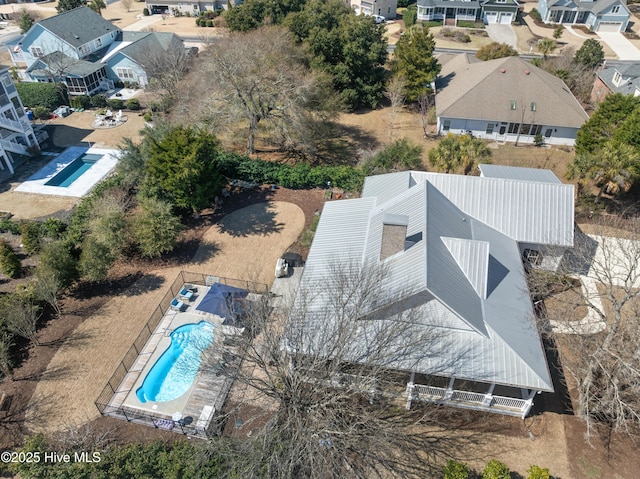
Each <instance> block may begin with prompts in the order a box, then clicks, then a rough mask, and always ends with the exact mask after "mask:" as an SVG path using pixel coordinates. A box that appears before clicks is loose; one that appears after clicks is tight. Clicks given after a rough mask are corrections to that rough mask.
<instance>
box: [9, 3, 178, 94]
mask: <svg viewBox="0 0 640 479" xmlns="http://www.w3.org/2000/svg"><path fill="white" fill-rule="evenodd" d="M173 49H175V50H176V52H175V53H177V54H183V53H184V44H183V43H182V40H181V39H180V38H178V37H177V36H176V35H175V34H173V33H156V32H123V31H122V30H120V29H119V28H118V27H116V26H115V25H113V24H112V23H111V22H109V21H107V20H105V19H104V18H102V17H101V16H100V15H99V14H97V13H96V12H94V11H93V10H91V9H90V8H88V7H79V8H76V9H73V10H69V11H67V12H64V13H61V14H59V15H56V16H55V17H51V18H47V19H45V20H41V21H40V22H38V23H35V24H34V25H33V26H32V27H31V28H30V29H29V31H27V32H26V33H25V35H24V36H23V37H21V38H20V39H18V41H17V42H16V43H15V45H13V46H12V47H11V48H10V49H9V50H10V53H11V58H12V60H13V63H14V65H17V66H26V76H27V78H26V79H28V80H32V81H39V82H63V83H65V84H66V85H67V87H68V92H69V94H71V95H93V94H95V93H98V92H100V91H106V90H110V89H112V88H113V87H114V83H115V82H118V81H122V82H127V83H131V84H137V85H139V86H140V87H145V86H147V85H148V83H149V72H148V69H149V67H148V63H149V62H150V60H151V59H153V58H157V57H159V56H162V55H171V54H173Z"/></svg>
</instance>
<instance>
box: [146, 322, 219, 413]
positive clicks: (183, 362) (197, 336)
mask: <svg viewBox="0 0 640 479" xmlns="http://www.w3.org/2000/svg"><path fill="white" fill-rule="evenodd" d="M212 341H213V325H212V324H211V323H209V322H207V321H200V322H199V323H190V324H185V325H183V326H180V327H179V328H176V329H175V330H174V331H173V332H172V333H171V343H170V344H169V346H168V347H167V349H166V350H165V351H164V352H163V353H162V355H161V356H160V357H159V358H158V360H157V361H156V362H155V364H154V365H153V366H152V367H151V369H150V370H149V372H148V373H147V376H146V377H145V378H144V381H143V382H142V386H140V387H139V388H138V390H137V391H136V396H137V397H138V399H139V400H140V402H142V403H146V402H147V401H154V402H165V401H172V400H174V399H177V398H179V397H180V396H182V395H183V394H185V393H186V392H187V391H188V390H189V388H190V387H191V385H192V384H193V381H194V380H195V378H196V375H197V374H198V370H199V369H200V363H201V361H202V357H201V356H202V352H203V351H205V350H206V349H207V348H208V347H209V345H210V344H211V342H212Z"/></svg>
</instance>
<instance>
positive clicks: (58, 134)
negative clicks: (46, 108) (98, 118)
mask: <svg viewBox="0 0 640 479" xmlns="http://www.w3.org/2000/svg"><path fill="white" fill-rule="evenodd" d="M89 126H90V125H89ZM46 130H47V133H48V134H49V138H50V140H51V142H52V143H53V144H54V145H55V146H57V147H67V146H75V145H78V144H79V143H82V142H83V141H84V139H85V138H86V137H87V136H89V135H90V134H91V133H93V131H94V130H92V129H86V130H85V129H84V128H75V127H73V126H67V125H54V126H49V127H47V128H46Z"/></svg>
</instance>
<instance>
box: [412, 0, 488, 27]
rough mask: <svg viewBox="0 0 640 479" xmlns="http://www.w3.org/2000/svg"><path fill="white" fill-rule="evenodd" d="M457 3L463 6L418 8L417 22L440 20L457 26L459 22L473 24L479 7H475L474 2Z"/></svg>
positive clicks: (476, 18)
mask: <svg viewBox="0 0 640 479" xmlns="http://www.w3.org/2000/svg"><path fill="white" fill-rule="evenodd" d="M455 3H458V2H455ZM459 3H461V4H462V3H463V5H453V6H447V7H431V6H418V20H420V21H439V20H442V21H443V22H445V23H447V20H449V21H451V22H453V23H455V24H457V23H458V22H459V21H467V22H474V21H476V20H478V14H479V12H480V6H479V5H477V4H476V2H459ZM447 24H448V23H447Z"/></svg>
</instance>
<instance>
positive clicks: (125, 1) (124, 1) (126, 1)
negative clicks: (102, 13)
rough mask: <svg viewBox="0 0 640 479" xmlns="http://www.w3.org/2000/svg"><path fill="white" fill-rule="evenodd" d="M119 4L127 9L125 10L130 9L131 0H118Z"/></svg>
mask: <svg viewBox="0 0 640 479" xmlns="http://www.w3.org/2000/svg"><path fill="white" fill-rule="evenodd" d="M120 5H122V6H123V7H124V8H126V9H127V12H128V11H130V10H131V6H132V5H133V0H120Z"/></svg>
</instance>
